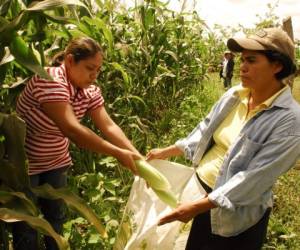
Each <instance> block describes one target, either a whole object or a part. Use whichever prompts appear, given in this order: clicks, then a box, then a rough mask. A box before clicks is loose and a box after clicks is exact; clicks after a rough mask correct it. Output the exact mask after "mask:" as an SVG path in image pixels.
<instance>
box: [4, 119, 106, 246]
mask: <svg viewBox="0 0 300 250" xmlns="http://www.w3.org/2000/svg"><path fill="white" fill-rule="evenodd" d="M0 133H1V143H0V149H1V155H0V156H1V159H0V165H1V169H2V171H3V172H2V173H1V176H0V185H1V186H0V220H2V221H5V222H15V221H20V220H21V221H26V222H27V223H28V224H29V225H30V226H32V227H33V228H35V229H37V230H39V231H41V232H43V233H45V234H47V235H50V236H52V237H53V238H54V239H55V240H56V242H57V244H58V246H59V248H60V249H68V248H69V245H68V243H67V241H66V240H65V239H64V238H63V237H62V236H60V235H58V234H57V233H56V232H55V231H54V230H53V228H52V227H51V225H50V224H49V223H48V222H47V221H46V220H44V219H42V218H41V217H40V216H39V215H40V212H39V209H38V208H37V207H36V205H35V204H34V203H33V202H32V201H31V199H30V198H29V197H27V196H26V195H25V193H26V191H28V190H31V191H32V192H33V193H34V194H35V195H37V196H38V197H43V198H47V199H62V200H64V201H65V203H66V204H67V205H68V207H70V208H72V209H73V210H75V211H77V212H79V213H80V214H82V215H83V216H84V217H85V218H86V219H87V220H88V221H89V222H91V223H92V224H93V225H94V226H95V228H96V230H97V231H98V233H99V234H100V235H101V236H102V237H107V235H106V232H105V230H104V228H103V226H102V224H101V223H100V221H99V219H98V218H97V216H96V215H95V214H94V212H93V211H92V210H91V209H90V208H89V207H87V206H86V204H85V202H84V201H83V200H82V199H80V198H79V197H77V196H76V195H74V194H73V193H72V192H71V191H69V190H68V189H65V188H61V189H54V188H52V187H51V186H50V185H43V186H38V187H34V188H32V187H30V184H29V177H28V174H27V163H26V156H25V152H24V141H25V124H24V122H23V121H22V120H21V119H20V118H18V117H17V116H16V115H4V114H0Z"/></svg>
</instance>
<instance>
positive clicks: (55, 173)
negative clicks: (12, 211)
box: [12, 166, 69, 250]
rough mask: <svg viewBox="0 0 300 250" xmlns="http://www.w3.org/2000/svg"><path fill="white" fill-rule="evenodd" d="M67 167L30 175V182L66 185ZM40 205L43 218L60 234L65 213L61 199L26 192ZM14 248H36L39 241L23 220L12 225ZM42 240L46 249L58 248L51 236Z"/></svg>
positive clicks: (59, 186) (30, 249) (19, 249)
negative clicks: (45, 197)
mask: <svg viewBox="0 0 300 250" xmlns="http://www.w3.org/2000/svg"><path fill="white" fill-rule="evenodd" d="M68 168H69V166H68V167H62V168H58V169H54V170H50V171H47V172H44V173H41V174H36V175H31V176H30V184H31V186H32V187H36V186H39V185H43V184H45V183H48V184H50V185H51V186H52V187H54V188H61V187H65V186H66V185H67V170H68ZM27 195H28V196H30V197H31V198H32V199H33V200H34V201H35V202H36V203H37V204H38V205H39V207H40V209H41V212H42V213H43V215H44V218H45V219H46V220H47V221H48V222H49V223H50V224H51V226H52V227H53V229H54V230H55V231H56V232H57V233H59V234H61V233H62V229H63V223H64V222H65V218H66V213H65V205H64V202H63V201H62V200H48V199H42V198H37V197H36V196H35V195H34V194H33V193H27ZM12 234H13V246H14V250H38V249H39V241H38V234H37V232H36V231H35V230H34V229H32V228H31V227H30V226H29V225H28V224H27V223H25V222H16V223H13V226H12ZM44 242H45V246H46V249H47V250H56V249H58V247H57V244H56V242H55V241H54V240H53V239H52V237H49V236H45V237H44Z"/></svg>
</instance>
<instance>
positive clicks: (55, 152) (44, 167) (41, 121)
mask: <svg viewBox="0 0 300 250" xmlns="http://www.w3.org/2000/svg"><path fill="white" fill-rule="evenodd" d="M47 71H48V73H49V75H51V76H52V78H53V80H45V79H41V78H39V77H38V76H34V77H32V78H31V80H30V81H29V82H28V83H27V85H26V87H25V89H24V91H23V92H22V94H21V95H20V97H19V98H18V102H17V113H18V114H19V115H20V117H21V118H22V119H24V120H25V122H26V127H27V132H26V139H25V151H26V154H27V158H28V161H29V174H30V175H33V174H39V173H42V172H45V171H48V170H52V169H57V168H60V167H64V166H67V165H70V164H72V160H71V157H70V154H69V149H68V148H69V139H68V138H67V137H65V136H64V135H63V134H62V132H61V131H60V129H59V128H58V127H57V126H56V124H55V123H54V122H53V121H52V120H51V119H50V118H49V117H48V116H47V115H46V114H45V113H44V112H43V110H42V108H41V104H42V103H49V102H68V103H70V105H72V107H73V111H74V114H75V116H76V117H77V119H78V120H81V118H82V117H83V116H84V115H85V114H86V112H87V111H88V110H93V109H96V108H97V107H100V106H101V105H103V104H104V99H103V97H102V95H101V90H100V88H99V87H97V86H95V85H91V86H89V87H88V88H86V89H81V88H76V87H74V86H73V85H72V84H71V83H70V81H69V80H68V79H67V75H66V70H65V66H64V65H61V66H60V67H50V68H47Z"/></svg>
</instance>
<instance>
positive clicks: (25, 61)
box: [9, 34, 51, 79]
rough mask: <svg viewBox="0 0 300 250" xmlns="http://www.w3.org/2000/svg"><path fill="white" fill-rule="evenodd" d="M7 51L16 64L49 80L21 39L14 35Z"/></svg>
mask: <svg viewBox="0 0 300 250" xmlns="http://www.w3.org/2000/svg"><path fill="white" fill-rule="evenodd" d="M9 50H10V52H11V53H12V54H13V56H14V57H15V59H16V61H17V62H18V63H20V64H21V65H23V66H25V67H26V68H28V69H29V70H31V71H32V72H34V73H36V74H38V75H39V76H40V77H42V78H45V79H51V77H50V76H49V75H48V73H47V72H46V71H45V69H44V68H43V67H42V66H41V65H40V63H39V61H38V59H37V58H36V56H35V55H34V53H33V51H32V50H31V49H30V48H29V47H28V45H27V44H26V42H25V41H24V40H23V38H22V37H20V36H19V35H17V34H16V35H15V36H14V38H13V39H12V41H11V43H10V46H9Z"/></svg>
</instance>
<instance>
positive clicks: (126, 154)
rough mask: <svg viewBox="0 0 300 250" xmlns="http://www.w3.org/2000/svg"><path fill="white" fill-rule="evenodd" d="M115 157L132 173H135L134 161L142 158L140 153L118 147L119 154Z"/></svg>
mask: <svg viewBox="0 0 300 250" xmlns="http://www.w3.org/2000/svg"><path fill="white" fill-rule="evenodd" d="M116 158H117V159H118V160H119V162H120V163H121V164H122V165H123V166H124V167H125V168H127V169H129V170H130V171H131V172H132V173H133V174H135V175H137V169H136V165H135V161H136V160H139V159H143V157H142V156H141V155H140V154H138V153H135V152H132V151H130V150H127V149H120V151H119V154H118V156H117V157H116Z"/></svg>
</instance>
